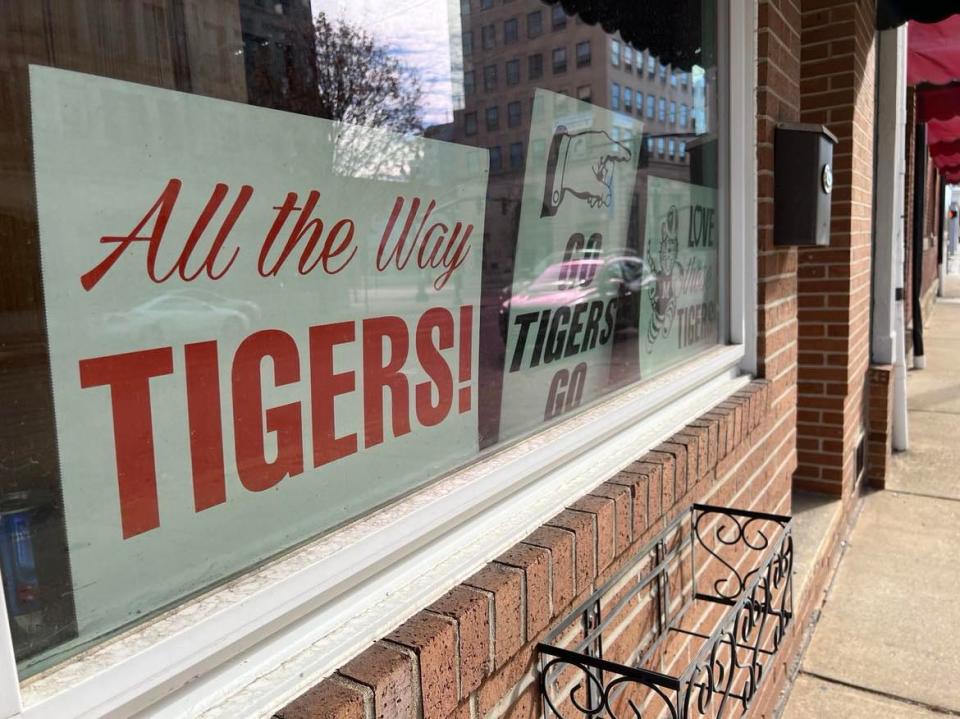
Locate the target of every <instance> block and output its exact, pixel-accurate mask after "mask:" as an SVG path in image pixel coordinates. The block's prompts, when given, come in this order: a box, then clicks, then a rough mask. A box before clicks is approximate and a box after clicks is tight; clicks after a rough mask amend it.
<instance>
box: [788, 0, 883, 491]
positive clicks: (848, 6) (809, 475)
mask: <svg viewBox="0 0 960 719" xmlns="http://www.w3.org/2000/svg"><path fill="white" fill-rule="evenodd" d="M874 13H875V6H874V3H873V2H872V0H868V1H866V2H864V1H863V0H859V1H858V0H846V1H845V2H835V1H834V0H804V2H803V19H802V27H803V30H802V55H801V56H802V69H801V89H802V100H801V119H802V120H803V121H804V122H811V123H818V124H824V125H826V126H827V127H828V128H829V129H830V130H831V131H832V132H833V133H834V134H835V135H836V136H837V138H838V140H839V142H838V143H837V145H836V147H835V148H834V156H833V177H834V185H833V201H832V207H831V212H832V215H831V236H830V247H826V248H804V249H802V250H801V251H800V253H799V312H798V316H799V322H800V327H799V337H800V340H799V370H798V390H799V395H798V399H797V409H798V411H797V447H798V460H799V466H798V468H797V473H796V483H795V484H796V486H798V487H801V488H804V489H811V490H815V491H820V492H826V493H831V494H837V495H839V494H842V493H846V492H847V491H849V489H850V488H851V487H852V486H853V483H854V479H855V476H854V475H855V472H856V460H855V452H856V447H857V444H858V440H859V439H860V436H861V433H862V431H863V426H864V398H865V397H864V386H865V380H866V373H867V367H868V364H869V359H870V354H869V353H870V256H871V231H872V225H871V220H872V183H873V123H874V80H875V74H876V73H875V64H874V63H875V61H874V47H875V45H874V16H875V15H874Z"/></svg>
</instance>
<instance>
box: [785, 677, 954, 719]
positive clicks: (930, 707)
mask: <svg viewBox="0 0 960 719" xmlns="http://www.w3.org/2000/svg"><path fill="white" fill-rule="evenodd" d="M800 674H803V675H806V676H808V677H813V678H814V679H819V680H820V681H822V682H827V683H828V684H836V685H838V686H842V687H847V688H848V689H854V690H856V691H858V692H864V693H865V694H873V695H874V696H879V697H883V698H885V699H890V700H892V701H895V702H899V703H901V704H909V705H912V706H915V707H920V708H922V709H926V710H927V711H931V712H933V713H935V714H943V715H944V716H951V717H960V711H957V710H955V709H950V708H948V707H942V706H939V705H937V704H929V703H927V702H922V701H919V700H917V699H908V698H907V697H902V696H900V695H899V694H892V693H890V692H885V691H881V690H879V689H871V688H870V687H865V686H863V685H861V684H854V683H853V682H847V681H844V680H843V679H837V678H835V677H830V676H827V675H825V674H819V673H817V672H811V671H807V670H806V669H801V670H800Z"/></svg>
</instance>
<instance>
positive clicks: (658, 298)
mask: <svg viewBox="0 0 960 719" xmlns="http://www.w3.org/2000/svg"><path fill="white" fill-rule="evenodd" d="M679 225H680V213H679V212H677V207H676V205H673V206H671V207H670V209H669V210H668V211H667V216H666V219H664V221H663V222H661V223H660V252H659V257H655V256H654V254H653V252H652V249H653V248H651V252H650V253H648V255H647V263H648V264H649V266H650V269H651V270H652V271H653V273H654V275H656V278H657V281H656V282H654V283H652V284H651V285H650V287H649V289H648V290H647V293H648V295H649V297H650V306H651V308H652V309H653V315H652V316H651V317H650V324H649V325H648V327H647V352H652V351H653V346H654V344H655V343H656V342H657V340H658V339H660V338H661V337H666V336H667V335H669V334H670V330H671V329H672V328H673V319H674V317H675V316H676V314H677V296H676V292H675V289H674V278H676V279H677V281H678V282H679V281H680V280H682V279H683V266H682V265H681V264H680V263H679V262H678V261H677V255H678V254H679V251H680V241H679V239H678V231H679Z"/></svg>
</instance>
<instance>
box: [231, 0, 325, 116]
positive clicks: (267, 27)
mask: <svg viewBox="0 0 960 719" xmlns="http://www.w3.org/2000/svg"><path fill="white" fill-rule="evenodd" d="M310 13H311V10H310V4H309V3H305V2H300V1H299V0H282V2H274V1H273V0H269V1H268V0H240V24H241V27H242V30H243V62H244V69H245V70H246V82H247V92H248V94H249V102H250V104H252V105H261V106H263V107H272V108H275V109H278V110H290V111H292V112H300V113H303V114H307V115H317V114H319V95H318V93H317V68H316V50H315V46H314V29H313V17H312V16H311V14H310Z"/></svg>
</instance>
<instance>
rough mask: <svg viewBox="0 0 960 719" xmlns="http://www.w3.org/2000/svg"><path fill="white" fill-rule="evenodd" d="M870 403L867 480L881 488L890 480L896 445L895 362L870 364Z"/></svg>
mask: <svg viewBox="0 0 960 719" xmlns="http://www.w3.org/2000/svg"><path fill="white" fill-rule="evenodd" d="M869 376H870V389H869V392H870V403H869V410H870V411H869V417H868V422H867V481H869V482H870V485H871V486H873V487H876V488H877V489H883V487H884V485H885V483H886V477H887V469H889V467H890V455H891V451H892V448H893V445H892V439H893V436H892V430H893V425H892V421H893V366H892V365H876V366H874V367H871V368H870V375H869Z"/></svg>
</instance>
